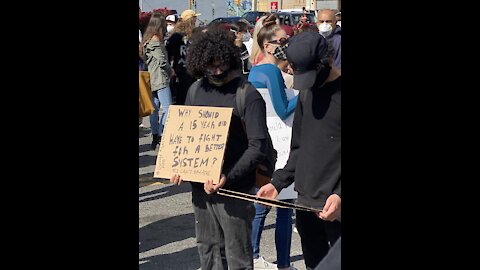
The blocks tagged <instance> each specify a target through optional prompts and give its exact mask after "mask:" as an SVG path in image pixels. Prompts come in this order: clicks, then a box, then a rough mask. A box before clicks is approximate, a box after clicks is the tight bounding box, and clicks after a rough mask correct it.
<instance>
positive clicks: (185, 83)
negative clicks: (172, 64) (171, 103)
mask: <svg viewBox="0 0 480 270" xmlns="http://www.w3.org/2000/svg"><path fill="white" fill-rule="evenodd" d="M177 77H178V83H177V84H176V85H175V87H176V89H175V104H176V105H185V99H186V98H187V92H188V89H189V88H190V86H191V85H192V84H193V83H194V82H195V78H194V77H192V76H190V75H188V74H186V73H179V74H177Z"/></svg>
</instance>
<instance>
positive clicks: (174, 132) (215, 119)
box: [154, 105, 233, 184]
mask: <svg viewBox="0 0 480 270" xmlns="http://www.w3.org/2000/svg"><path fill="white" fill-rule="evenodd" d="M232 111H233V108H219V107H206V106H180V105H171V106H170V107H169V110H168V115H167V119H166V121H165V128H164V131H163V136H162V141H161V142H160V149H159V151H158V156H157V163H156V165H155V173H154V177H156V178H167V179H170V178H171V177H172V176H173V175H174V174H178V175H180V177H181V178H182V179H183V180H186V181H193V182H201V183H205V182H207V180H210V179H211V180H213V183H214V184H216V183H218V182H219V179H220V174H221V169H222V165H223V164H222V163H223V155H224V153H225V147H226V144H227V136H228V129H229V127H230V120H231V117H232Z"/></svg>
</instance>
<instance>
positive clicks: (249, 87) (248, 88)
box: [237, 81, 263, 102]
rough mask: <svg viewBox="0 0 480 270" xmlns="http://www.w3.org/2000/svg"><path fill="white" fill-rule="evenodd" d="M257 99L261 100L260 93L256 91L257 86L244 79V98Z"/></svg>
mask: <svg viewBox="0 0 480 270" xmlns="http://www.w3.org/2000/svg"><path fill="white" fill-rule="evenodd" d="M237 93H238V92H237ZM257 99H261V100H263V98H262V95H261V94H260V92H258V90H257V88H256V87H255V86H254V85H253V84H252V83H251V82H248V81H246V82H245V100H247V101H248V102H252V101H254V100H257Z"/></svg>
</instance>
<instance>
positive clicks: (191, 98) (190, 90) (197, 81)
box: [187, 79, 203, 104]
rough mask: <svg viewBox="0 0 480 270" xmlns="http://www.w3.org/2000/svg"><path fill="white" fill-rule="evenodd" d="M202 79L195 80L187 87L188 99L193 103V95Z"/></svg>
mask: <svg viewBox="0 0 480 270" xmlns="http://www.w3.org/2000/svg"><path fill="white" fill-rule="evenodd" d="M202 80H203V79H199V80H196V81H195V82H194V83H192V85H191V86H190V88H189V89H188V93H187V95H188V99H189V100H190V103H191V104H194V101H195V95H196V94H197V91H198V88H200V84H201V83H202Z"/></svg>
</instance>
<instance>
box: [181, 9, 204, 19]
mask: <svg viewBox="0 0 480 270" xmlns="http://www.w3.org/2000/svg"><path fill="white" fill-rule="evenodd" d="M200 15H202V13H195V11H193V10H191V9H187V10H184V11H183V12H182V15H180V17H181V18H182V20H184V21H186V20H188V19H190V18H192V17H197V16H200Z"/></svg>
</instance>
